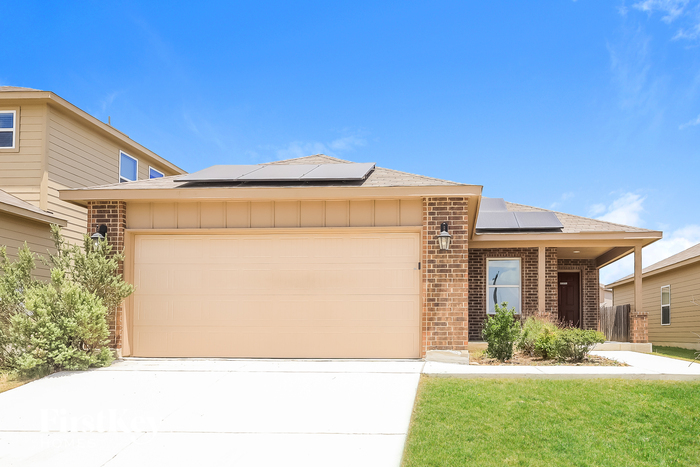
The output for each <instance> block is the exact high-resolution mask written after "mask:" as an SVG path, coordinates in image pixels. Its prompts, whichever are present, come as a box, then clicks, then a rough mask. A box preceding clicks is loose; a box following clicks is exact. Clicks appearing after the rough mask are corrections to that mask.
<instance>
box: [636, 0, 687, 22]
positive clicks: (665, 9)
mask: <svg viewBox="0 0 700 467" xmlns="http://www.w3.org/2000/svg"><path fill="white" fill-rule="evenodd" d="M688 3H689V2H688V0H644V1H642V2H637V3H635V4H634V5H633V6H634V8H636V9H638V10H641V11H644V12H646V13H649V14H652V13H654V12H655V11H659V12H661V13H662V14H663V15H664V16H662V17H661V19H662V20H663V21H664V22H666V23H671V22H673V21H674V20H676V19H677V18H678V17H680V16H681V15H683V13H685V8H686V6H688Z"/></svg>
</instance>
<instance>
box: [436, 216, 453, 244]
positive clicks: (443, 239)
mask: <svg viewBox="0 0 700 467" xmlns="http://www.w3.org/2000/svg"><path fill="white" fill-rule="evenodd" d="M437 239H438V245H440V249H441V250H449V249H450V241H451V240H452V235H450V233H449V232H448V231H447V222H443V223H442V224H440V234H439V235H438V236H437Z"/></svg>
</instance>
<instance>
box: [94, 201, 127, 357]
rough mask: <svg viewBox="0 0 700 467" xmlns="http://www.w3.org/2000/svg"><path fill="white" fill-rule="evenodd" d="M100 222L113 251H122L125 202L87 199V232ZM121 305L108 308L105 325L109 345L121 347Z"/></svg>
mask: <svg viewBox="0 0 700 467" xmlns="http://www.w3.org/2000/svg"><path fill="white" fill-rule="evenodd" d="M100 224H104V225H106V226H107V241H108V242H109V244H110V245H112V246H113V247H114V249H113V250H112V251H113V252H115V253H116V252H119V253H121V252H123V251H124V230H125V229H126V203H125V202H124V201H89V202H88V213H87V227H88V234H89V235H92V234H93V233H95V231H96V230H97V227H98V226H99V225H100ZM119 273H120V274H124V264H123V262H120V264H119ZM123 313H124V308H123V305H120V306H119V307H117V309H116V310H110V313H109V316H108V320H107V325H108V326H109V333H110V347H111V348H113V349H121V348H122V314H123Z"/></svg>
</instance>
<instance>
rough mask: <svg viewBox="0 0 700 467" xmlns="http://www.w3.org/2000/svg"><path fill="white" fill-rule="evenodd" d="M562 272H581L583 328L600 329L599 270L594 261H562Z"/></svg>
mask: <svg viewBox="0 0 700 467" xmlns="http://www.w3.org/2000/svg"><path fill="white" fill-rule="evenodd" d="M558 263H559V270H560V271H579V272H580V273H581V305H582V309H581V315H582V316H581V327H582V328H583V329H598V315H599V313H600V310H599V306H600V303H599V299H600V289H599V287H600V283H599V281H598V269H597V268H596V267H595V261H594V260H592V259H560V260H559V261H558Z"/></svg>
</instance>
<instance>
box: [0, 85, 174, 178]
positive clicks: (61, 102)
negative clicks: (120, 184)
mask: <svg viewBox="0 0 700 467" xmlns="http://www.w3.org/2000/svg"><path fill="white" fill-rule="evenodd" d="M28 99H31V100H36V101H38V102H46V103H49V104H53V105H55V106H57V107H59V108H61V109H63V110H66V111H68V112H69V113H71V114H73V115H76V116H77V117H79V118H81V119H82V120H84V121H85V122H87V123H88V124H90V125H92V126H93V127H94V128H96V129H97V130H99V131H102V132H104V133H107V134H108V135H110V136H112V137H113V138H116V139H118V140H120V141H121V142H123V143H125V144H128V145H129V146H131V147H132V148H134V149H136V150H137V151H140V152H142V153H143V154H145V155H146V157H148V158H150V159H152V160H153V161H155V162H157V163H159V164H161V165H164V166H165V167H168V168H169V169H170V170H172V171H174V172H177V173H178V174H185V173H187V172H186V171H185V170H183V169H181V168H180V167H178V166H176V165H175V164H173V163H172V162H170V161H168V160H167V159H164V158H163V157H161V156H159V155H158V154H156V153H154V152H153V151H151V150H150V149H148V148H146V147H144V146H142V145H141V144H139V143H137V142H136V141H134V140H132V139H131V138H129V137H128V136H127V135H125V134H124V133H122V132H121V131H119V130H117V129H116V128H114V127H112V126H110V125H107V124H106V123H104V122H102V121H100V120H98V119H97V118H95V117H93V116H92V115H90V114H89V113H87V112H85V111H84V110H82V109H80V108H79V107H76V106H75V105H74V104H71V103H70V102H68V101H67V100H65V99H63V98H62V97H60V96H58V95H56V94H54V93H53V92H50V91H8V92H4V93H0V100H7V101H14V100H28Z"/></svg>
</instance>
